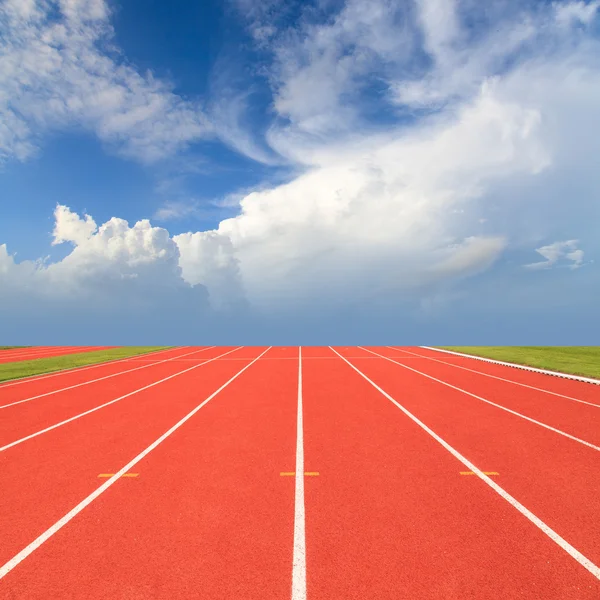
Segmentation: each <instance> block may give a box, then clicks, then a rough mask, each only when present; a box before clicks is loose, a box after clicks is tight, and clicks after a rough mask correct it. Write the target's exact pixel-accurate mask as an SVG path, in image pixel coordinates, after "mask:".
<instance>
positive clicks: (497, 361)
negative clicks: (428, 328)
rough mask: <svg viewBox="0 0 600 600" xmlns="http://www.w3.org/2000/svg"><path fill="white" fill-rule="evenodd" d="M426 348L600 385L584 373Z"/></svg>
mask: <svg viewBox="0 0 600 600" xmlns="http://www.w3.org/2000/svg"><path fill="white" fill-rule="evenodd" d="M420 348H425V349H426V350H434V351H435V352H444V353H446V354H454V355H455V356H463V357H464V358H472V359H474V360H481V361H483V362H489V363H493V364H495V365H504V366H505V367H513V368H515V369H522V370H523V371H533V372H534V373H542V374H543V375H552V376H553V377H560V378H562V379H573V380H574V381H583V382H584V383H592V384H594V385H600V379H593V378H591V377H583V376H582V375H571V374H570V373H561V372H560V371H548V370H547V369H537V368H536V367H530V366H528V365H519V364H517V363H509V362H504V361H503V360H495V359H493V358H485V357H484V356H475V355H474V354H463V353H462V352H455V351H454V350H443V349H442V348H433V347H432V346H420Z"/></svg>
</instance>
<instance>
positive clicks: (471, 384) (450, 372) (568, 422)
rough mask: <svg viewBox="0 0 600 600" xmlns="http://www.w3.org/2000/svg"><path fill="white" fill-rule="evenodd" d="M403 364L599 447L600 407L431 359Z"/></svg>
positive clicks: (382, 353) (376, 349) (380, 352)
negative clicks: (550, 394)
mask: <svg viewBox="0 0 600 600" xmlns="http://www.w3.org/2000/svg"><path fill="white" fill-rule="evenodd" d="M367 350H370V351H371V352H374V353H376V354H377V355H380V356H388V355H390V353H391V352H392V351H391V350H389V349H388V350H387V353H386V352H385V349H384V348H379V347H373V348H368V349H367ZM392 360H394V361H396V362H398V363H403V359H402V358H393V359H392ZM392 364H395V363H392ZM404 365H405V367H407V368H410V369H415V370H417V371H420V372H421V373H425V374H426V375H429V376H431V377H435V378H436V379H439V380H441V381H444V382H446V383H448V384H450V385H453V386H456V387H459V388H461V389H463V390H465V391H466V392H470V393H472V394H475V395H477V396H480V397H482V398H485V399H486V400H489V401H491V402H495V403H496V404H499V405H500V406H503V407H505V408H508V409H510V410H514V411H516V412H518V413H520V414H522V415H525V416H527V417H529V418H531V419H535V420H537V421H540V422H541V423H544V424H545V425H549V426H551V427H554V428H556V429H559V430H561V431H564V432H566V433H568V434H569V435H573V436H575V437H577V438H580V439H582V440H585V441H586V442H589V443H590V444H594V445H596V446H600V406H599V407H596V406H590V405H589V404H581V403H578V402H573V401H572V400H567V399H566V398H560V397H553V396H549V395H548V394H545V393H543V392H540V391H536V390H532V389H529V388H523V387H519V386H515V385H514V384H512V383H509V382H506V381H502V380H498V379H491V378H489V377H485V376H482V375H480V374H477V373H472V372H471V371H465V370H463V369H456V368H453V367H452V366H449V365H444V364H440V363H437V362H435V361H429V360H428V361H426V362H425V363H423V362H420V363H419V364H418V365H417V364H415V363H414V362H404ZM398 368H399V369H403V368H404V367H401V366H398Z"/></svg>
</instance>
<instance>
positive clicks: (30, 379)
mask: <svg viewBox="0 0 600 600" xmlns="http://www.w3.org/2000/svg"><path fill="white" fill-rule="evenodd" d="M186 348H191V346H181V347H180V348H165V349H164V350H153V351H152V352H144V353H142V354H132V355H131V356H126V357H125V358H117V359H114V360H106V361H104V362H99V363H95V364H93V365H86V366H83V367H72V368H71V369H61V370H59V371H54V372H52V373H48V374H47V375H30V376H29V377H20V378H19V379H17V380H15V381H12V380H8V381H6V382H2V383H0V391H1V390H3V389H4V388H7V387H12V386H13V385H21V384H22V383H31V382H35V381H41V380H42V379H49V378H50V377H58V376H59V375H68V374H69V373H80V372H81V371H87V370H88V369H97V368H98V367H103V366H105V365H115V364H117V363H120V362H126V361H130V360H133V359H134V358H137V357H139V356H156V355H157V354H161V353H162V352H173V351H174V350H185V349H186Z"/></svg>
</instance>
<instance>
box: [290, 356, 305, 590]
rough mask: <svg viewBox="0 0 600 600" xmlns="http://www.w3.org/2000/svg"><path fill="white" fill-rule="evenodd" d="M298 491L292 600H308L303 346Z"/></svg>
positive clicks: (297, 473) (297, 462) (295, 516)
mask: <svg viewBox="0 0 600 600" xmlns="http://www.w3.org/2000/svg"><path fill="white" fill-rule="evenodd" d="M295 473H296V476H295V477H296V489H295V499H294V554H293V563H292V600H306V527H305V514H304V510H305V507H304V476H303V473H304V425H303V417H302V346H298V415H297V419H296V471H295Z"/></svg>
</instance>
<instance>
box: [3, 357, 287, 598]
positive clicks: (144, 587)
mask: <svg viewBox="0 0 600 600" xmlns="http://www.w3.org/2000/svg"><path fill="white" fill-rule="evenodd" d="M273 352H277V349H273ZM218 365H219V367H220V368H225V366H226V365H227V367H228V368H229V369H230V370H231V372H236V371H238V370H239V369H240V366H241V365H240V364H239V363H237V364H236V363H231V362H230V363H218ZM296 375H297V362H294V361H287V360H281V361H260V360H259V361H257V363H255V364H254V365H252V366H251V367H250V368H249V369H248V371H246V372H245V373H244V374H243V375H241V376H240V378H239V379H238V380H235V381H234V382H233V383H231V384H230V386H228V387H227V388H225V389H224V390H223V391H222V392H221V393H220V394H219V395H218V396H217V397H215V398H214V399H213V400H212V401H211V402H210V403H208V404H207V405H206V406H205V407H204V408H202V410H201V411H200V412H199V413H198V414H197V415H194V417H192V418H191V419H190V420H189V421H188V422H187V423H185V424H184V425H183V426H182V427H181V429H179V430H178V431H176V432H175V433H174V434H173V435H172V436H171V437H170V438H168V439H166V440H165V441H164V442H163V443H162V444H161V445H160V446H158V447H157V448H156V449H155V450H153V451H152V453H151V454H149V455H148V456H147V457H146V458H144V459H143V461H142V462H140V463H139V465H137V466H136V468H135V470H136V471H139V472H140V476H139V477H138V478H135V479H123V480H120V481H118V482H116V483H115V485H114V486H113V487H111V488H110V490H108V491H107V492H106V493H105V494H103V495H102V496H100V497H99V498H98V499H96V500H95V501H94V502H93V503H92V504H91V505H89V506H88V507H87V508H86V509H84V512H82V513H81V514H80V515H78V517H76V518H75V519H74V520H73V521H71V522H70V523H69V524H68V525H67V526H65V527H64V529H61V530H60V531H59V532H58V533H56V534H55V535H54V536H53V537H52V538H51V539H49V540H48V541H47V542H46V543H45V544H44V545H42V546H41V547H40V548H38V549H37V550H36V551H35V552H34V553H33V554H32V555H31V556H29V557H28V558H27V559H26V560H25V561H24V562H23V563H21V564H20V565H18V566H17V567H16V568H15V569H14V571H12V572H10V573H9V574H8V575H7V576H6V578H5V579H4V580H3V581H2V582H0V586H1V585H2V583H3V584H4V585H5V586H7V587H6V589H8V590H10V591H11V593H12V594H13V596H9V595H5V596H2V595H1V589H2V588H1V587H0V597H3V598H4V597H6V598H10V597H19V598H23V597H27V598H28V599H30V598H31V599H35V598H44V599H45V598H47V597H48V596H47V592H48V590H53V589H60V590H61V598H81V597H82V596H85V597H86V598H90V599H100V598H110V599H114V598H191V597H202V598H210V599H211V600H216V599H225V598H227V599H230V598H244V599H246V598H248V599H252V598H256V599H266V600H268V599H270V598H273V599H275V598H287V597H289V592H290V573H291V556H292V532H293V497H294V496H293V495H294V481H293V478H289V477H281V476H280V475H279V472H280V471H284V470H289V469H293V465H294V446H295V435H294V433H295V411H296V394H297V380H296ZM192 385H193V384H192V382H191V381H190V380H189V378H188V377H187V376H186V378H185V379H184V380H181V381H180V382H179V387H180V394H181V395H185V393H186V390H189V389H190V387H192ZM204 395H205V392H203V393H202V394H201V395H197V396H196V400H195V402H196V403H198V401H199V400H200V399H201V398H202V397H203V396H204ZM162 402H163V403H164V397H163V400H162ZM181 408H182V409H183V406H182V407H181ZM152 420H153V421H154V417H153V419H152ZM113 464H115V463H113ZM121 465H122V463H120V462H119V464H118V465H116V464H115V466H112V468H113V469H116V468H117V466H121ZM96 469H97V467H94V468H93V469H91V473H94V474H95V470H96ZM88 476H89V473H88Z"/></svg>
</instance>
